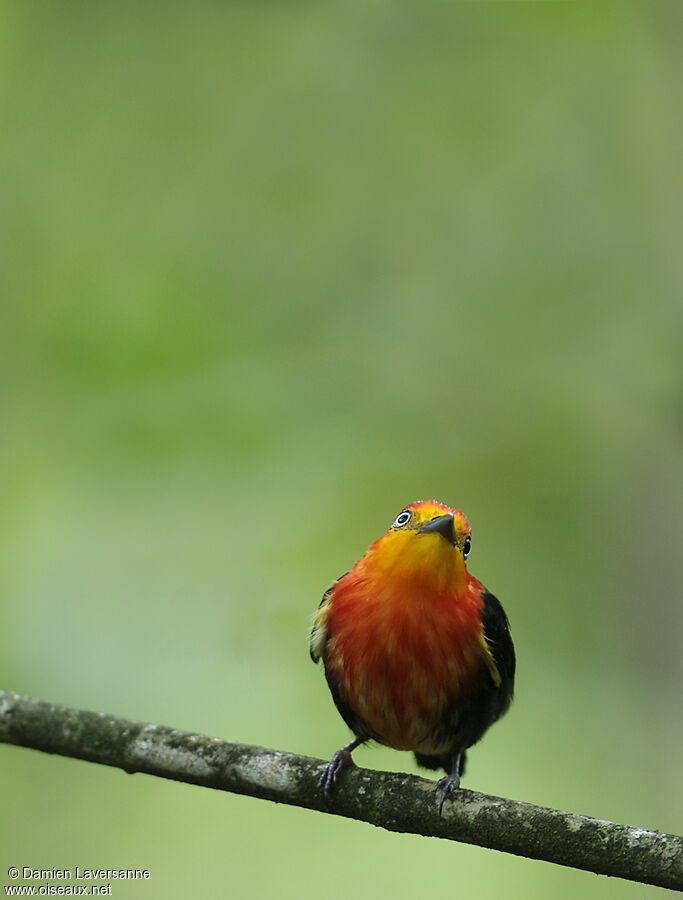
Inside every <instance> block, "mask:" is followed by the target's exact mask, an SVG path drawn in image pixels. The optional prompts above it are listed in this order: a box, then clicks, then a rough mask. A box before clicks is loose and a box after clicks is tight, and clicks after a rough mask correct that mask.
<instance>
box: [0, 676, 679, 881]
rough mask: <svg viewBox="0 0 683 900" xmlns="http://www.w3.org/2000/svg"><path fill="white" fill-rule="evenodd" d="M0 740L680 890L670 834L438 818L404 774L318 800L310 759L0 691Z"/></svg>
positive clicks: (369, 774)
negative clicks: (328, 798) (327, 798)
mask: <svg viewBox="0 0 683 900" xmlns="http://www.w3.org/2000/svg"><path fill="white" fill-rule="evenodd" d="M0 741H3V742H5V743H8V744H19V745H21V746H24V747H32V748H34V749H36V750H43V751H45V752H46V753H58V754H60V755H61V756H72V757H76V758H77V759H85V760H88V761H90V762H96V763H101V764H103V765H107V766H116V767H118V768H120V769H124V770H125V771H126V772H130V773H133V772H143V773H145V774H147V775H158V776H160V777H162V778H170V779H173V780H174V781H184V782H187V783H189V784H196V785H202V786H203V787H210V788H215V789H217V790H222V791H232V792H234V793H236V794H247V795H249V796H252V797H260V798H261V799H264V800H273V801H275V802H276V803H288V804H291V805H293V806H302V807H304V808H306V809H314V810H317V811H318V812H326V813H333V814H335V815H339V816H347V817H348V818H351V819H359V820H361V821H363V822H371V823H372V824H373V825H378V826H380V827H382V828H386V829H388V830H389V831H399V832H411V833H414V834H422V835H430V836H433V837H440V838H447V839H448V840H452V841H464V842H465V843H468V844H478V845H479V846H481V847H491V848H493V849H495V850H502V851H504V852H506V853H514V854H517V855H518V856H526V857H530V858H532V859H545V860H547V861H548V862H554V863H559V864H560V865H564V866H572V867H574V868H577V869H586V870H588V871H590V872H596V873H598V874H602V875H615V876H617V877H619V878H627V879H629V880H631V881H640V882H643V883H645V884H654V885H658V886H660V887H667V888H673V889H674V890H679V891H680V890H683V838H681V837H678V836H676V835H672V834H663V833H661V832H658V831H646V830H645V829H642V828H632V827H629V826H627V825H618V824H616V823H614V822H606V821H602V820H600V819H591V818H588V817H586V816H579V815H575V814H574V813H568V812H560V811H559V810H555V809H546V808H544V807H541V806H532V805H531V804H529V803H520V802H518V801H516V800H505V799H502V798H500V797H491V796H489V795H487V794H479V793H476V792H475V791H468V790H464V789H461V790H459V791H458V792H457V794H456V795H455V797H454V798H453V800H452V801H450V802H447V803H446V805H445V807H444V814H443V816H439V807H438V802H437V797H436V794H435V791H434V782H432V781H426V780H425V779H424V778H417V777H415V776H413V775H399V774H394V773H390V772H373V771H369V770H368V769H351V770H349V771H348V772H347V773H345V775H344V778H343V779H342V781H341V783H340V784H339V785H338V786H337V788H336V789H335V793H334V795H333V797H332V798H331V799H330V801H329V802H326V801H325V799H324V797H323V794H322V791H321V790H320V787H319V779H320V774H321V772H322V767H323V765H324V763H323V762H322V761H321V760H318V759H310V758H308V757H305V756H296V755H294V754H293V753H284V752H281V751H278V750H266V749H263V748H262V747H252V746H249V745H247V744H231V743H228V742H227V741H222V740H220V739H218V738H210V737H205V736H204V735H199V734H191V733H189V732H186V731H178V730H176V729H173V728H167V727H165V726H162V725H150V724H146V723H144V722H132V721H129V720H128V719H120V718H117V717H115V716H109V715H105V714H104V713H97V712H89V711H86V710H80V709H72V708H70V707H65V706H55V705H53V704H51V703H44V702H42V701H40V700H33V699H31V698H30V697H22V696H21V695H20V694H13V693H10V692H9V691H0Z"/></svg>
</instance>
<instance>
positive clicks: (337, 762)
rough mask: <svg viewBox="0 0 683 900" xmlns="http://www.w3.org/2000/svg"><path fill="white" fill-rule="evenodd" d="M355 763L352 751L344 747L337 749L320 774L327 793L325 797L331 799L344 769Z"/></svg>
mask: <svg viewBox="0 0 683 900" xmlns="http://www.w3.org/2000/svg"><path fill="white" fill-rule="evenodd" d="M353 765H354V762H353V760H352V759H351V754H350V752H349V751H348V750H347V749H346V748H343V749H342V750H337V752H336V753H335V754H334V756H333V757H332V759H331V760H330V761H329V762H328V764H327V765H326V766H325V771H324V772H323V774H322V775H321V776H320V785H321V787H322V789H323V791H324V793H325V799H326V800H329V798H330V796H331V794H332V790H333V788H334V786H335V785H336V783H337V781H338V780H339V776H340V775H341V773H342V772H343V771H344V769H348V768H350V767H351V766H353Z"/></svg>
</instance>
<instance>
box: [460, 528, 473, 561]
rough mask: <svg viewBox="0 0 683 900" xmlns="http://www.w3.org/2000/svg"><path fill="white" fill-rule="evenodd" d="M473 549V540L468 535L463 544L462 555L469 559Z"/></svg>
mask: <svg viewBox="0 0 683 900" xmlns="http://www.w3.org/2000/svg"><path fill="white" fill-rule="evenodd" d="M471 549H472V538H471V537H470V536H469V534H468V535H467V537H466V538H465V540H464V541H463V544H462V555H463V556H464V557H465V559H467V557H468V556H469V555H470V550H471Z"/></svg>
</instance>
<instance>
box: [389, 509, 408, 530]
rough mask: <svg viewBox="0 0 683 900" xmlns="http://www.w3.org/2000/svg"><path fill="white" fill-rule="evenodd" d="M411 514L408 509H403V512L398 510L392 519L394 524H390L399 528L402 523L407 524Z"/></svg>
mask: <svg viewBox="0 0 683 900" xmlns="http://www.w3.org/2000/svg"><path fill="white" fill-rule="evenodd" d="M412 517H413V514H412V513H411V512H410V510H409V509H404V510H403V512H400V513H399V514H398V515H397V516H396V518H395V519H394V524H393V525H392V526H391V527H392V528H401V527H402V526H403V525H407V524H408V522H410V520H411V519H412Z"/></svg>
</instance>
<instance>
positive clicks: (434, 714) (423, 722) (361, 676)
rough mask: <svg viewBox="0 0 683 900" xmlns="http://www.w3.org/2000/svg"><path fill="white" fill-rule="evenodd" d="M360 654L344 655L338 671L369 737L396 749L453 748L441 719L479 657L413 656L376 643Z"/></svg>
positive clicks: (450, 711) (453, 709) (447, 716)
mask: <svg viewBox="0 0 683 900" xmlns="http://www.w3.org/2000/svg"><path fill="white" fill-rule="evenodd" d="M374 651H375V652H374V653H373V654H368V655H366V656H365V657H364V658H362V657H361V658H360V659H353V658H348V659H347V660H346V661H345V664H344V665H342V666H341V667H340V668H341V671H340V672H339V675H340V676H341V678H340V681H341V685H342V693H343V695H344V698H345V700H346V702H347V703H348V705H349V706H350V707H351V709H352V710H353V711H354V713H355V714H356V715H357V717H358V718H359V719H360V720H361V721H362V723H363V725H364V726H365V728H366V729H367V731H368V733H369V734H370V736H371V737H372V738H373V739H375V740H377V741H379V742H380V743H382V744H386V745H387V746H389V747H393V748H394V749H395V750H411V751H413V752H418V753H427V754H434V755H436V754H440V753H446V752H448V751H449V750H450V749H451V744H452V740H450V739H449V737H448V729H447V728H445V727H444V726H445V723H446V722H447V721H448V720H451V721H453V720H454V716H457V708H458V706H459V705H460V702H461V700H462V699H463V698H464V697H466V695H467V692H468V691H469V690H471V689H472V681H473V679H472V675H471V673H472V672H475V671H476V672H479V671H480V662H479V660H478V659H472V660H463V658H462V655H461V654H456V653H453V652H451V653H450V654H449V655H448V654H439V653H437V654H436V655H426V654H423V655H420V656H417V655H416V656H411V655H410V654H405V653H404V654H396V653H391V652H382V649H381V648H378V647H377V646H375V648H374Z"/></svg>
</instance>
